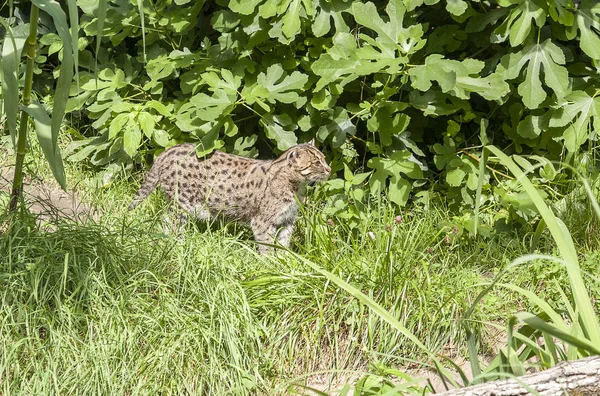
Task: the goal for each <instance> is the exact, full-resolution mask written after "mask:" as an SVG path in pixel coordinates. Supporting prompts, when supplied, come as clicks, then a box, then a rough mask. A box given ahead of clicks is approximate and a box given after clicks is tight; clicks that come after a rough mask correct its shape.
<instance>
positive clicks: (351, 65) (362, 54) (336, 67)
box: [311, 33, 407, 92]
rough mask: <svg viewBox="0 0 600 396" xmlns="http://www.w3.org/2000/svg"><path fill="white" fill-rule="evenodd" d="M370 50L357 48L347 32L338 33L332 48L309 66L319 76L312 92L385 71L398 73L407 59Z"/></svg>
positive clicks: (367, 47)
mask: <svg viewBox="0 0 600 396" xmlns="http://www.w3.org/2000/svg"><path fill="white" fill-rule="evenodd" d="M369 49H371V50H372V47H370V46H366V47H362V48H358V46H357V44H356V40H355V39H354V36H353V35H352V34H350V33H337V34H336V35H335V36H334V37H333V47H331V48H330V49H329V50H328V51H327V53H325V54H322V55H321V56H320V57H319V59H317V60H316V61H315V62H314V63H313V64H312V66H311V69H312V71H313V72H314V73H315V74H316V75H317V76H319V77H321V78H320V79H319V81H318V82H317V84H316V86H315V89H314V91H315V92H318V91H320V90H321V89H323V87H325V86H326V85H327V84H329V83H332V82H338V81H340V85H342V86H344V85H346V84H348V83H349V82H351V81H354V80H355V79H357V78H358V77H360V76H365V75H369V74H372V73H376V72H378V71H384V70H388V71H389V72H390V73H391V72H394V71H396V70H399V68H400V65H402V64H404V63H405V62H406V61H407V59H406V58H405V57H403V56H397V55H395V54H394V53H387V54H382V53H381V52H378V51H369Z"/></svg>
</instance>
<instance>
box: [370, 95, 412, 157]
mask: <svg viewBox="0 0 600 396" xmlns="http://www.w3.org/2000/svg"><path fill="white" fill-rule="evenodd" d="M409 123H410V117H409V116H408V115H406V114H402V113H398V109H397V108H396V107H395V106H392V105H383V106H380V107H379V108H378V109H377V110H376V111H375V113H374V114H373V115H372V116H371V118H369V120H368V121H367V128H368V129H369V131H371V132H373V133H378V134H379V140H380V143H381V145H382V146H383V147H387V146H390V145H391V144H392V136H393V135H399V134H401V133H402V132H404V131H405V130H406V128H407V127H408V124H409Z"/></svg>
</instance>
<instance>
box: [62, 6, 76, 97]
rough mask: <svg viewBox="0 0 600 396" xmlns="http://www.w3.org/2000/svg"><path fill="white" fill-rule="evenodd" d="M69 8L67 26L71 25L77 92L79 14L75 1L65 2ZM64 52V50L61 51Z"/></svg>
mask: <svg viewBox="0 0 600 396" xmlns="http://www.w3.org/2000/svg"><path fill="white" fill-rule="evenodd" d="M67 6H68V7H69V24H70V25H71V45H72V48H73V63H74V64H75V81H76V83H77V90H79V13H78V11H77V0H67ZM63 51H64V50H63Z"/></svg>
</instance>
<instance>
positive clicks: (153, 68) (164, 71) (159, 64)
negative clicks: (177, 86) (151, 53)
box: [146, 54, 177, 80]
mask: <svg viewBox="0 0 600 396" xmlns="http://www.w3.org/2000/svg"><path fill="white" fill-rule="evenodd" d="M176 70H177V62H176V61H175V60H172V59H170V58H169V57H168V55H166V54H162V55H160V56H157V57H156V58H154V59H150V60H149V61H148V63H146V72H147V73H148V77H150V78H151V79H153V80H161V79H163V78H167V77H169V76H170V75H171V74H173V73H174V72H175V71H176Z"/></svg>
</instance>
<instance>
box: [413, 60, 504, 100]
mask: <svg viewBox="0 0 600 396" xmlns="http://www.w3.org/2000/svg"><path fill="white" fill-rule="evenodd" d="M484 66H485V65H484V63H483V62H481V61H478V60H475V59H465V60H463V61H462V62H459V61H455V60H450V59H444V58H443V57H442V55H439V54H433V55H430V56H428V57H427V59H425V64H424V65H419V66H415V67H413V68H411V69H410V70H409V71H408V73H409V75H410V76H411V80H412V85H413V87H415V88H417V89H419V90H421V91H428V90H429V89H430V88H431V82H432V81H436V82H437V83H438V84H439V85H440V88H441V89H442V92H444V93H451V94H453V95H455V96H456V97H458V98H461V99H469V97H470V94H471V92H476V93H478V94H479V95H481V96H483V97H484V98H485V99H488V100H497V99H500V98H502V97H503V96H504V95H506V94H507V93H508V92H509V86H508V84H507V83H506V82H505V81H504V80H503V79H502V76H501V75H500V74H497V73H494V74H491V75H489V76H487V77H480V76H479V72H481V70H482V69H483V67H484Z"/></svg>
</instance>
